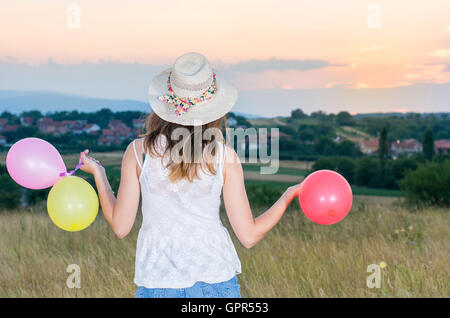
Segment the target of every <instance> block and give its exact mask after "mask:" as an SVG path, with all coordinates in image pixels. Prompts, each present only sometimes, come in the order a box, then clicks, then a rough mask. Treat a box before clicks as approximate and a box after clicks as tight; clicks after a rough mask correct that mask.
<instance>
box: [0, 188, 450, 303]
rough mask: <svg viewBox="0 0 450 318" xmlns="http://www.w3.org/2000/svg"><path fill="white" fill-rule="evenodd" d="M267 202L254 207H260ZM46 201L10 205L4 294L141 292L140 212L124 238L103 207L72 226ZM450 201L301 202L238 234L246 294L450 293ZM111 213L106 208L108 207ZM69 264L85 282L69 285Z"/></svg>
mask: <svg viewBox="0 0 450 318" xmlns="http://www.w3.org/2000/svg"><path fill="white" fill-rule="evenodd" d="M263 210H264V207H260V208H257V207H255V208H254V214H259V213H261V212H263ZM45 211H46V209H45V205H43V204H41V205H36V206H34V207H32V208H30V209H28V210H23V209H22V210H18V211H0V233H1V234H0V250H1V254H0V269H1V275H0V297H134V293H135V290H136V287H135V285H134V284H133V275H134V256H135V255H134V254H135V244H136V236H137V233H138V228H139V225H140V218H139V219H138V220H137V221H136V224H135V226H134V228H133V230H132V232H131V234H130V235H129V236H127V237H126V238H125V239H123V240H120V239H118V238H116V237H115V236H114V235H113V233H112V231H111V230H110V229H109V227H108V225H107V223H106V222H105V220H104V219H103V217H102V216H101V215H99V216H98V217H97V219H96V221H95V222H94V223H93V224H92V225H91V226H90V227H89V228H87V229H86V230H84V231H81V232H78V233H69V232H64V231H62V230H60V229H59V228H57V227H56V226H55V225H53V223H52V222H51V220H50V218H49V217H48V216H47V214H46V212H45ZM449 212H450V211H449V210H444V209H429V210H421V211H408V210H406V209H405V208H403V207H402V205H401V204H399V201H398V199H395V198H392V197H375V196H355V200H354V205H353V208H352V210H351V212H350V213H349V215H348V216H347V218H346V219H345V220H344V221H342V222H340V223H338V224H335V225H332V226H322V225H317V224H313V223H312V222H310V221H309V220H307V219H306V217H305V216H304V215H303V214H302V213H299V212H298V208H297V206H296V205H293V206H292V207H291V208H290V209H289V210H288V211H287V212H286V214H285V216H284V217H283V219H282V221H281V222H280V224H278V225H277V226H276V227H275V228H274V229H273V230H272V231H271V232H269V233H268V235H267V236H266V237H265V238H264V239H263V240H262V241H261V242H259V243H258V244H257V245H256V246H255V247H253V248H252V249H245V248H243V247H242V246H241V245H240V243H239V242H238V241H237V240H236V238H235V236H234V234H233V233H232V230H231V229H230V226H229V224H228V222H227V219H226V217H225V215H224V212H223V211H222V216H223V221H224V224H225V226H227V227H228V228H229V229H230V232H231V236H232V238H233V240H234V242H235V245H236V248H237V251H238V254H239V257H240V259H241V262H242V272H243V273H242V274H241V275H239V282H240V284H241V292H242V296H243V297H449V296H450V294H449V286H450V284H449V283H450V267H449V260H450V259H449V257H450V255H449V249H448V248H449V246H450V235H449V231H448V230H449V228H450V213H449ZM100 213H101V212H100ZM380 262H385V263H386V267H385V268H383V269H382V273H381V278H382V280H381V288H380V289H376V288H374V289H369V288H368V287H367V286H366V278H367V276H368V275H369V274H370V273H367V272H366V270H367V266H368V265H369V264H379V263H380ZM69 264H78V265H79V266H80V269H81V288H80V289H69V288H68V287H67V286H66V279H67V277H68V276H69V273H67V272H66V268H67V266H68V265H69Z"/></svg>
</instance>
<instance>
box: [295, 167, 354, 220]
mask: <svg viewBox="0 0 450 318" xmlns="http://www.w3.org/2000/svg"><path fill="white" fill-rule="evenodd" d="M298 199H299V201H300V207H301V208H302V211H303V213H305V215H306V217H307V218H308V219H310V220H311V221H313V222H315V223H318V224H326V225H329V224H334V223H337V222H339V221H341V220H342V219H343V218H345V216H346V215H347V214H348V212H349V211H350V209H351V207H352V201H353V194H352V189H351V188H350V185H349V184H348V182H347V180H345V178H344V177H343V176H341V175H340V174H339V173H337V172H335V171H331V170H319V171H316V172H314V173H312V174H310V175H309V176H308V177H307V178H306V179H305V180H304V181H303V183H302V186H301V189H300V193H299V196H298Z"/></svg>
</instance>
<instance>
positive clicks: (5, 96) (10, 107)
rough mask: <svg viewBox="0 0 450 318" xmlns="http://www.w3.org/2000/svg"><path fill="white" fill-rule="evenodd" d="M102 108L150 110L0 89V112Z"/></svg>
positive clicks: (137, 104)
mask: <svg viewBox="0 0 450 318" xmlns="http://www.w3.org/2000/svg"><path fill="white" fill-rule="evenodd" d="M102 108H109V109H111V110H112V111H125V110H136V111H142V112H147V113H150V112H151V107H150V105H149V104H148V103H147V102H141V101H136V100H131V99H103V98H94V97H86V96H79V95H70V94H62V93H58V92H49V91H5V90H3V91H2V90H0V112H3V111H5V110H7V111H9V112H11V113H16V114H18V113H21V112H23V111H28V110H40V111H41V112H42V113H45V112H48V111H62V110H67V111H72V110H75V109H76V110H78V111H80V112H95V111H97V110H100V109H102ZM235 114H236V115H239V116H242V117H245V118H248V119H257V118H262V117H261V116H258V115H252V114H247V113H239V112H235Z"/></svg>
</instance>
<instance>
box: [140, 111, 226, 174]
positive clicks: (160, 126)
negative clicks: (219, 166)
mask: <svg viewBox="0 0 450 318" xmlns="http://www.w3.org/2000/svg"><path fill="white" fill-rule="evenodd" d="M226 125H227V122H226V116H223V117H221V118H219V119H217V120H215V121H213V122H210V123H208V124H205V125H202V126H199V127H194V126H183V125H179V124H175V123H171V122H168V121H165V120H164V119H162V118H161V117H159V116H158V115H156V114H155V113H151V114H150V115H148V116H147V119H146V124H145V129H146V131H145V133H143V134H141V135H140V136H139V137H144V138H145V139H144V143H145V146H146V149H148V150H149V152H150V155H151V156H153V157H160V158H161V160H162V161H163V158H164V160H168V161H167V162H165V161H164V162H165V166H166V167H167V168H168V169H170V174H169V179H170V181H172V182H177V181H179V180H181V179H184V178H186V179H188V180H189V181H190V182H192V181H194V179H195V178H199V169H201V170H202V171H203V172H205V173H208V174H212V175H214V174H216V170H215V167H214V162H215V160H214V159H215V157H216V155H217V151H216V149H217V143H218V142H224V138H223V134H222V131H221V129H222V127H223V126H226ZM177 128H184V129H186V130H185V131H187V132H188V135H187V136H180V139H181V138H183V139H182V140H183V141H184V143H183V144H182V147H180V149H179V152H178V155H179V156H180V157H181V158H182V160H181V161H174V160H173V158H172V151H173V149H174V148H175V146H176V145H178V144H179V142H180V139H178V140H173V137H174V135H177V133H176V129H177ZM209 128H216V129H218V130H219V131H220V134H219V136H218V138H219V139H220V140H216V139H217V135H215V136H214V138H211V140H205V138H203V136H204V135H203V133H204V132H205V131H206V130H207V129H209ZM174 132H175V134H174ZM198 134H201V135H200V136H198ZM160 135H163V136H164V137H165V140H166V143H165V149H164V151H163V152H162V153H161V151H158V149H160V148H158V144H157V143H158V140H159V138H158V137H160ZM200 140H201V152H199V151H195V150H196V149H197V148H196V147H195V145H194V143H195V142H196V141H200ZM192 149H194V151H191V150H192ZM197 150H199V149H197ZM175 151H176V150H175ZM166 158H168V159H166Z"/></svg>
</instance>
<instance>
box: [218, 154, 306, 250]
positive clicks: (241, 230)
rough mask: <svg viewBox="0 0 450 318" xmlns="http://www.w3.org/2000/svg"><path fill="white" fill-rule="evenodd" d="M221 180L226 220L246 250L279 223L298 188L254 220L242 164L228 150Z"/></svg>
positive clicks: (286, 194) (287, 193) (289, 190)
mask: <svg viewBox="0 0 450 318" xmlns="http://www.w3.org/2000/svg"><path fill="white" fill-rule="evenodd" d="M224 178H225V179H224V185H223V199H224V203H225V209H226V211H227V215H228V219H229V220H230V223H231V226H232V228H233V231H234V233H235V234H236V236H237V238H238V239H239V241H240V242H241V243H242V245H243V246H245V247H246V248H251V247H253V246H254V245H255V244H256V243H257V242H258V241H259V240H261V239H262V238H263V237H264V235H266V233H267V232H269V231H270V230H271V229H272V228H273V227H274V226H275V225H276V224H277V223H278V221H280V219H281V217H282V216H283V214H284V212H285V211H286V208H287V207H288V206H289V204H290V203H291V201H292V199H293V198H294V197H295V196H296V195H298V192H299V190H300V186H301V185H300V184H298V185H295V186H292V187H290V188H288V189H287V190H286V191H285V192H284V193H283V195H282V196H281V197H280V198H279V199H278V201H277V202H275V203H274V204H273V205H272V207H270V208H269V209H268V210H267V211H265V212H264V213H263V214H261V215H260V216H259V217H257V218H256V219H254V218H253V215H252V210H251V208H250V204H249V202H248V198H247V192H246V191H245V184H244V173H243V170H242V165H241V163H240V161H239V157H238V156H237V154H236V152H235V151H234V150H233V149H231V148H227V153H226V158H225V166H224Z"/></svg>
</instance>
